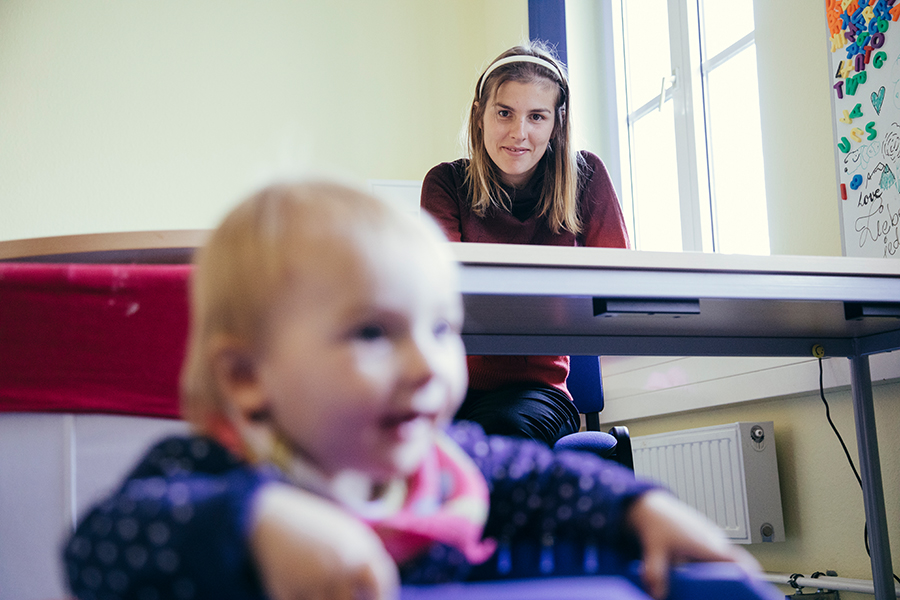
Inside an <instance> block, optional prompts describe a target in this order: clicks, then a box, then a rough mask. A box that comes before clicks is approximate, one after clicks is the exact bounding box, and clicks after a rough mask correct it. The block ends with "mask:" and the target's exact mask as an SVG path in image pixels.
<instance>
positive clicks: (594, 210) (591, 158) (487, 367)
mask: <svg viewBox="0 0 900 600" xmlns="http://www.w3.org/2000/svg"><path fill="white" fill-rule="evenodd" d="M580 154H581V157H582V159H583V161H584V168H583V170H582V177H581V182H580V185H579V187H578V210H579V214H580V216H581V221H582V227H583V231H582V232H581V233H580V234H579V235H577V236H576V235H575V234H573V233H571V232H569V231H564V230H563V231H560V232H559V233H553V232H552V231H551V230H550V228H549V227H548V226H547V221H546V218H543V217H538V216H537V214H535V213H536V211H535V207H536V206H537V204H538V200H539V198H540V192H541V189H542V187H543V183H544V177H543V168H542V167H539V168H538V172H537V173H536V174H535V176H534V177H532V179H531V181H529V182H528V184H527V185H526V186H525V187H524V188H522V189H518V190H517V189H514V188H504V189H505V190H506V191H507V193H509V194H510V198H511V199H512V210H511V211H508V210H502V209H496V208H491V209H489V210H488V213H487V214H486V215H485V216H484V217H479V216H477V215H475V214H474V213H473V212H472V194H471V193H470V191H469V189H468V186H467V185H466V183H465V178H466V168H467V167H468V164H469V160H468V159H465V158H461V159H459V160H456V161H454V162H449V163H441V164H439V165H437V166H436V167H434V168H433V169H431V170H430V171H429V172H428V174H427V175H426V176H425V180H424V181H423V183H422V208H424V209H425V210H427V211H428V212H429V213H430V214H431V215H432V216H433V217H434V218H435V219H436V220H437V222H438V223H439V224H440V226H441V227H442V228H443V230H444V233H446V234H447V237H448V238H449V239H450V241H451V242H490V243H505V244H539V245H545V246H596V247H604V248H628V247H629V241H628V231H627V229H626V228H625V219H624V218H623V216H622V209H621V207H620V206H619V200H618V198H616V192H615V190H614V189H613V186H612V182H610V180H609V174H608V173H607V172H606V167H604V166H603V163H602V162H601V161H600V159H599V158H598V157H597V156H596V155H594V154H591V153H590V152H585V151H582V152H581V153H580ZM468 363H469V386H470V387H471V388H473V389H477V390H493V389H497V388H500V387H503V386H505V385H508V384H512V383H525V382H533V383H540V384H544V385H550V386H553V387H555V388H558V389H560V390H562V391H563V392H564V393H565V394H566V395H570V394H569V392H568V390H567V389H566V377H567V376H568V374H569V357H568V356H469V357H468Z"/></svg>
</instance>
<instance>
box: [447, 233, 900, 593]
mask: <svg viewBox="0 0 900 600" xmlns="http://www.w3.org/2000/svg"><path fill="white" fill-rule="evenodd" d="M453 250H454V252H455V254H456V257H457V259H458V260H459V261H460V264H461V265H462V272H461V288H462V292H463V297H464V302H465V307H466V325H465V328H464V331H463V338H464V340H465V343H466V349H467V351H468V352H469V353H471V354H596V355H618V356H623V355H642V356H810V355H811V353H812V348H813V346H814V345H816V344H818V345H821V346H822V347H823V348H824V350H825V354H826V355H827V356H845V357H847V358H848V359H849V360H850V367H851V379H852V382H851V385H852V397H853V410H854V419H855V423H856V433H857V440H858V447H859V462H860V465H859V467H860V474H861V477H862V482H863V498H864V505H865V515H866V521H867V523H868V524H869V528H868V529H869V539H870V548H871V563H872V573H873V579H874V584H875V597H876V598H878V599H879V600H888V599H889V598H894V597H895V595H894V582H893V578H892V574H893V570H892V565H891V553H890V543H889V540H888V530H887V517H886V514H885V507H884V491H883V484H882V477H881V463H880V460H879V455H878V437H877V433H876V427H875V413H874V406H873V399H872V383H871V375H870V370H869V358H868V356H869V355H870V354H874V353H878V352H887V351H891V350H896V349H898V348H900V319H898V318H892V317H865V318H861V319H850V320H848V319H847V318H846V317H845V312H844V307H845V303H857V304H861V305H865V306H875V307H882V308H884V306H885V305H886V304H892V303H895V304H898V306H900V261H891V260H881V259H850V258H823V257H749V256H723V255H711V254H694V253H679V254H669V253H645V252H630V251H623V250H609V249H594V248H555V247H551V248H548V247H536V246H500V245H490V244H453ZM594 298H599V299H612V298H615V299H626V300H628V299H631V300H651V301H653V300H661V299H662V300H692V301H698V303H699V308H700V312H699V314H687V315H672V314H659V313H656V314H646V313H645V314H615V315H609V314H607V315H605V316H604V315H600V316H595V315H594V305H593V299H594Z"/></svg>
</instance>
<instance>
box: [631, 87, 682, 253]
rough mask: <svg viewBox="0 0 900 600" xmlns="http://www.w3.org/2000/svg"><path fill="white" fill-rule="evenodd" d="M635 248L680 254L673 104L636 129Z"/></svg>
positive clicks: (651, 116) (632, 163)
mask: <svg viewBox="0 0 900 600" xmlns="http://www.w3.org/2000/svg"><path fill="white" fill-rule="evenodd" d="M631 156H632V158H631V161H632V162H631V165H632V170H633V177H632V180H633V182H634V183H633V186H632V187H633V193H634V211H635V236H634V238H635V239H634V243H635V248H636V249H638V250H662V251H670V252H680V251H681V250H682V244H681V211H680V209H679V205H678V169H677V164H676V161H675V125H674V109H673V108H672V103H671V102H667V103H666V104H665V107H664V110H663V111H662V112H659V111H653V112H651V113H650V114H648V115H647V116H645V117H644V118H642V119H641V120H639V121H637V122H636V123H634V124H633V125H632V153H631Z"/></svg>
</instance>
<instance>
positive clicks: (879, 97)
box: [872, 86, 884, 115]
mask: <svg viewBox="0 0 900 600" xmlns="http://www.w3.org/2000/svg"><path fill="white" fill-rule="evenodd" d="M882 104H884V86H881V87H880V88H879V89H878V91H877V92H872V108H874V109H875V114H876V115H880V114H881V105H882Z"/></svg>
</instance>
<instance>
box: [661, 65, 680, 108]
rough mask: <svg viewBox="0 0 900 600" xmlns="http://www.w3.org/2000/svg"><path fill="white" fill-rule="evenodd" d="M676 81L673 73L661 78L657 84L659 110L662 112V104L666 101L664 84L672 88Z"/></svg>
mask: <svg viewBox="0 0 900 600" xmlns="http://www.w3.org/2000/svg"><path fill="white" fill-rule="evenodd" d="M676 73H677V71H676ZM676 81H677V79H676V76H675V75H669V76H668V77H663V78H662V83H661V84H660V86H659V112H662V110H663V105H664V104H665V103H666V86H668V87H671V88H674V87H675V82H676Z"/></svg>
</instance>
